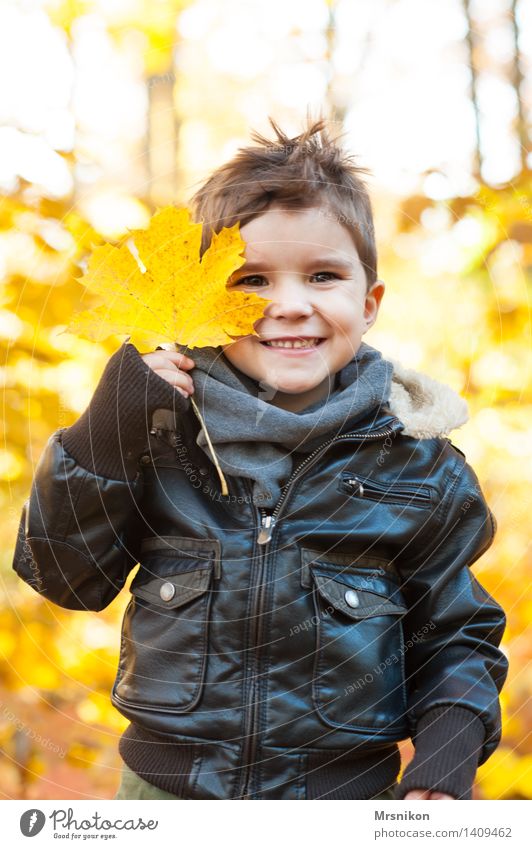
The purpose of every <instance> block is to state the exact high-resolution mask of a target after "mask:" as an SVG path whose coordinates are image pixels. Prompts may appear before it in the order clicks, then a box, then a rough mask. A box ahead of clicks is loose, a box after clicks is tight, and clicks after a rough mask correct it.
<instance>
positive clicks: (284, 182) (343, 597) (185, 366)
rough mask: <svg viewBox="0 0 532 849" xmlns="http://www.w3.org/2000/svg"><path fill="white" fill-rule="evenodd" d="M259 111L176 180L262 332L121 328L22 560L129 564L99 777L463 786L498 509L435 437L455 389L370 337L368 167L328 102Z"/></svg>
mask: <svg viewBox="0 0 532 849" xmlns="http://www.w3.org/2000/svg"><path fill="white" fill-rule="evenodd" d="M270 121H271V124H272V126H273V128H274V130H275V132H276V135H277V142H276V143H272V142H270V141H269V140H268V139H266V138H263V137H262V136H260V135H258V134H256V133H255V134H254V136H253V139H254V141H255V142H256V145H254V146H250V147H246V148H241V149H240V151H239V153H238V154H237V155H236V156H235V158H234V159H233V160H232V161H230V162H229V163H227V164H226V165H224V166H223V167H221V168H219V169H218V170H217V171H216V172H215V173H214V174H213V175H212V176H211V178H210V179H209V180H208V181H207V182H206V184H205V185H204V186H203V187H202V188H201V189H200V191H198V192H197V194H196V195H195V196H194V198H193V199H192V203H193V209H194V212H195V216H196V220H201V221H203V222H204V237H203V244H202V250H205V248H206V247H207V245H208V244H209V241H210V238H211V230H212V231H218V230H219V229H221V227H223V226H231V225H232V224H234V223H235V222H236V221H240V223H241V232H242V235H243V238H244V239H245V241H246V250H245V258H246V265H245V266H243V267H241V268H240V269H238V271H237V272H236V273H235V274H234V275H233V276H232V277H231V278H230V280H229V281H228V285H229V286H233V287H235V288H238V289H240V290H242V291H245V292H251V291H252V292H256V293H258V294H263V296H264V297H266V298H268V299H269V300H268V303H267V304H266V305H265V310H264V315H263V317H262V318H261V319H260V320H259V321H258V322H257V323H256V325H255V330H256V332H257V335H256V336H255V335H250V336H247V337H243V338H239V339H237V340H236V341H235V342H234V344H231V345H227V346H224V347H223V349H222V348H201V349H194V350H193V352H190V351H189V353H193V357H190V356H186V354H185V349H184V348H183V347H181V348H180V349H179V348H177V349H176V348H175V346H174V350H165V349H160V350H156V351H154V352H150V353H146V354H144V355H141V354H139V353H138V351H137V350H136V349H135V348H134V346H133V345H131V344H127V343H125V344H123V345H122V346H121V348H120V349H119V350H118V351H117V352H116V353H115V354H114V356H113V357H111V359H110V361H109V363H108V365H107V367H106V369H105V371H104V374H103V376H102V378H101V380H100V383H99V385H98V387H97V389H96V391H95V394H94V397H93V399H92V401H91V403H90V405H89V407H88V409H87V410H86V411H85V413H84V414H83V415H82V416H81V418H80V419H79V420H78V421H77V422H76V423H75V424H73V425H72V426H71V427H69V428H62V429H60V430H59V431H57V432H56V433H55V434H53V435H52V437H51V438H50V440H49V443H48V445H47V447H46V449H45V451H44V454H43V456H42V458H41V461H40V463H39V466H38V469H37V472H36V475H35V480H34V484H33V487H32V492H31V496H30V498H29V501H28V502H27V503H26V505H25V507H24V511H23V516H22V523H21V530H20V533H19V542H18V545H17V550H16V553H15V560H14V568H15V570H16V571H17V573H18V574H19V575H20V576H21V577H22V578H23V579H24V580H26V581H27V582H28V583H30V584H32V585H34V586H35V588H36V589H37V590H38V591H39V592H41V593H42V594H43V595H44V596H45V597H46V598H48V599H50V600H51V601H53V602H55V603H57V604H59V605H61V606H63V607H67V608H71V609H89V610H102V609H103V608H104V607H106V605H108V604H109V603H110V602H111V601H112V599H113V598H114V597H115V596H116V595H117V593H118V592H119V591H120V589H121V588H122V587H123V586H124V584H125V582H126V579H127V576H128V574H129V572H130V571H131V569H132V568H133V567H134V566H135V565H136V564H137V563H140V567H139V570H138V572H137V574H136V575H135V578H134V580H133V581H132V583H131V600H130V602H129V604H128V606H127V609H126V612H125V615H124V622H123V627H122V639H121V648H120V662H119V669H118V674H117V677H116V681H115V683H114V686H113V689H112V694H111V699H112V702H113V704H114V705H115V707H116V708H117V709H118V710H119V711H120V712H121V713H122V714H123V715H124V716H125V717H127V718H128V719H129V720H130V725H129V727H128V728H127V730H126V731H125V732H124V734H123V736H122V738H121V740H120V744H119V750H120V753H121V755H122V757H123V760H124V761H125V765H124V771H123V781H122V786H121V789H120V791H119V793H118V795H117V797H116V798H139V799H140V798H165V799H173V798H181V799H370V798H378V799H385V798H391V799H394V798H395V799H402V798H406V799H411V798H422V799H468V798H471V793H472V785H473V780H474V776H475V771H476V768H477V766H478V764H479V763H483V762H484V761H486V759H487V758H488V757H489V756H490V755H491V754H492V752H493V751H494V749H495V748H496V747H497V745H498V743H499V740H500V733H501V729H500V710H499V700H498V695H499V692H500V690H501V688H502V686H503V683H504V681H505V677H506V674H507V662H506V659H505V656H504V654H503V653H502V652H501V651H500V650H499V648H498V646H499V643H500V640H501V638H502V635H503V632H504V627H505V618H504V613H503V611H502V609H501V608H500V606H499V605H498V604H497V603H496V602H495V600H494V599H493V598H492V597H491V596H490V595H489V594H488V593H487V592H486V591H485V590H484V589H483V587H482V586H481V585H480V584H479V582H478V581H477V580H476V578H475V577H474V575H473V573H472V571H471V569H470V567H471V565H472V564H473V563H474V562H475V561H476V560H477V559H478V558H479V557H480V556H481V554H482V553H483V552H484V551H485V550H486V549H487V548H488V547H489V546H490V545H491V542H492V540H493V536H494V533H495V521H494V517H493V516H492V514H491V512H490V510H489V508H488V506H487V504H486V502H485V500H484V497H483V494H482V491H481V489H480V486H479V483H478V479H477V477H476V475H475V473H474V472H473V470H472V469H471V468H470V467H469V466H468V464H467V463H466V462H465V458H464V455H463V454H462V452H461V451H459V450H458V449H457V448H455V447H454V446H453V445H452V443H451V442H450V440H449V439H448V438H446V434H447V433H448V432H449V431H450V430H451V429H452V428H454V427H457V426H459V425H460V424H463V422H464V421H465V420H466V417H467V415H466V411H465V404H464V402H463V401H462V399H461V398H459V397H458V396H457V395H456V394H455V393H454V392H453V391H452V390H451V389H450V388H449V387H446V386H444V385H443V384H441V383H438V382H437V381H435V380H432V379H431V378H429V377H427V376H426V375H422V374H419V373H416V372H414V371H412V370H408V369H405V368H403V367H401V366H400V364H399V363H396V362H395V361H390V360H385V359H384V358H383V357H382V355H381V354H380V352H379V351H377V350H376V349H375V348H372V347H371V346H369V345H367V343H365V342H363V341H362V337H363V335H364V334H365V333H366V331H367V330H368V329H369V328H370V327H371V326H372V325H373V324H374V322H375V320H376V318H377V314H378V310H379V306H380V303H381V300H382V296H383V293H384V284H383V283H382V281H380V280H379V279H378V278H377V258H376V249H375V243H374V232H373V222H372V211H371V204H370V200H369V197H368V193H367V190H366V188H365V185H364V183H363V181H362V179H361V177H360V173H361V170H362V169H359V168H357V167H356V166H355V165H354V164H353V162H352V160H351V158H350V157H348V156H346V155H345V154H343V153H342V151H341V150H340V149H339V148H338V146H337V145H336V143H335V142H334V141H332V140H331V139H330V137H329V135H328V132H327V128H326V124H325V122H324V121H323V120H320V121H317V122H315V123H314V124H312V123H309V125H308V126H307V128H306V129H305V131H304V132H302V133H301V134H300V135H299V136H297V137H295V138H289V137H287V136H286V135H285V134H284V133H283V132H282V130H281V129H280V128H279V127H278V125H277V124H276V123H275V122H274V121H273V120H271V119H270ZM170 347H172V346H170ZM193 392H194V397H195V400H196V403H197V404H198V406H199V408H200V409H201V412H202V415H203V417H204V420H205V423H206V428H207V431H208V434H209V436H210V440H211V441H212V448H213V451H214V453H215V455H216V458H217V461H218V464H219V468H217V466H216V465H215V464H214V462H213V455H212V452H211V449H210V448H209V445H208V443H207V440H206V436H205V433H204V431H203V428H202V427H200V424H199V421H198V419H197V418H196V416H195V415H194V412H193V410H192V408H191V402H190V397H189V396H190V394H191V393H193ZM223 478H225V481H226V482H227V486H228V491H229V494H227V495H223V494H222V489H221V484H222V479H223ZM409 737H411V738H412V740H413V742H414V745H415V755H414V758H413V759H412V761H411V763H410V764H409V765H408V767H407V768H406V770H405V772H404V775H403V777H402V780H401V782H400V783H399V784H397V776H398V773H399V770H400V757H399V750H398V746H397V742H398V741H400V740H403V739H406V738H409Z"/></svg>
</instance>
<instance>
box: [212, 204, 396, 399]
mask: <svg viewBox="0 0 532 849" xmlns="http://www.w3.org/2000/svg"><path fill="white" fill-rule="evenodd" d="M241 233H242V238H243V239H245V241H246V249H245V258H246V264H245V265H243V266H242V267H241V268H239V269H238V270H237V271H236V272H235V273H234V274H233V275H232V277H231V278H230V279H229V281H228V286H229V287H235V288H238V289H239V290H242V291H245V292H255V293H256V294H257V295H262V296H263V297H266V298H269V299H271V303H269V304H267V305H266V309H265V311H264V317H263V318H261V319H259V321H258V322H256V323H255V325H254V327H255V330H256V331H257V333H258V336H244V337H242V338H241V339H238V340H237V341H236V342H234V343H232V344H231V345H227V346H224V353H225V356H226V357H227V359H228V360H229V361H230V362H231V363H232V364H233V365H234V366H236V367H237V368H238V369H240V371H242V372H244V374H247V375H249V377H252V378H254V379H255V380H257V381H259V382H260V383H261V384H263V388H264V390H265V392H264V395H261V396H259V397H264V398H265V399H266V400H268V401H270V403H272V404H275V405H276V406H279V407H283V408H284V409H288V410H293V411H297V410H302V409H303V408H304V407H306V406H308V405H309V404H312V403H314V402H315V401H318V400H320V399H322V398H325V397H326V396H327V395H328V394H329V393H330V392H331V391H332V389H333V385H334V375H335V374H336V373H337V372H338V371H340V369H342V368H343V366H345V365H346V364H347V363H348V362H349V361H350V360H351V359H352V358H353V356H354V355H355V353H356V352H357V351H358V349H359V347H360V343H361V341H362V336H363V334H364V333H365V332H366V331H367V330H368V329H369V328H370V327H371V325H372V324H374V322H375V320H376V318H377V313H378V310H379V305H380V301H381V298H382V295H383V294H384V284H383V283H382V282H381V281H377V282H376V283H374V284H373V286H372V288H371V289H370V291H369V292H368V293H366V276H365V273H364V268H363V266H362V264H361V262H360V259H359V256H358V252H357V249H356V247H355V244H354V242H353V239H352V237H351V235H350V234H349V232H348V230H347V229H346V228H345V227H344V226H343V225H342V224H340V223H339V222H338V221H337V220H336V219H335V218H334V217H333V214H332V213H326V210H324V209H323V208H312V209H305V210H297V211H286V210H282V209H280V208H279V207H270V208H269V209H268V210H267V211H266V212H265V213H263V214H262V215H260V216H258V217H257V218H254V219H253V220H252V221H250V222H249V223H247V224H245V225H244V226H243V227H241ZM301 337H304V339H303V341H304V347H280V346H275V345H268V344H267V342H268V341H271V340H281V339H285V340H286V339H292V341H295V340H298V339H300V338H301ZM269 390H270V391H269ZM271 390H275V392H272V391H271Z"/></svg>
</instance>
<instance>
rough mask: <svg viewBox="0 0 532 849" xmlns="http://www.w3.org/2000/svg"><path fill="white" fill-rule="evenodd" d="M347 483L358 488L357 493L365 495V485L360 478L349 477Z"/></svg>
mask: <svg viewBox="0 0 532 849" xmlns="http://www.w3.org/2000/svg"><path fill="white" fill-rule="evenodd" d="M346 484H347V486H351V487H353V489H355V490H357V495H359V496H362V495H364V487H363V486H362V484H361V483H360V481H359V480H358V478H347V480H346Z"/></svg>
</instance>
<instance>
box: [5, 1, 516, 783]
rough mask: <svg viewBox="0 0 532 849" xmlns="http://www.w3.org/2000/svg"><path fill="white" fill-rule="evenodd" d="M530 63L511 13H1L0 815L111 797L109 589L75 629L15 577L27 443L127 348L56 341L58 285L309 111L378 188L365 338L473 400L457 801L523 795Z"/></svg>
mask: <svg viewBox="0 0 532 849" xmlns="http://www.w3.org/2000/svg"><path fill="white" fill-rule="evenodd" d="M531 64H532V4H530V3H528V2H525V0H521V2H518V0H513V2H511V0H446V2H445V3H427V2H425V0H337V2H334V0H331V2H326V0H269V1H268V2H267V3H264V2H263V0H248V2H246V0H223V2H222V0H190V2H186V0H183V2H179V0H178V2H173V0H165V2H161V0H50V1H49V2H47V1H46V0H16V2H9V0H0V79H1V80H2V89H1V94H0V298H1V300H0V355H1V357H0V368H1V370H2V377H3V384H4V393H3V412H4V424H5V431H4V436H3V439H2V442H1V444H0V475H1V484H2V485H1V491H0V499H1V501H0V532H1V538H2V545H1V548H0V552H1V565H0V798H4V799H9V798H18V799H22V798H27V799H77V798H111V797H112V796H113V795H114V793H115V791H116V788H117V786H118V783H119V773H118V770H119V766H120V759H119V756H118V753H117V744H118V737H119V735H120V733H121V732H122V730H123V729H124V728H125V727H126V725H127V722H126V721H125V720H124V719H123V718H122V717H121V715H120V714H119V713H118V712H117V711H116V710H115V709H114V708H113V707H112V705H111V703H110V701H109V691H110V688H111V685H112V682H113V680H114V675H115V671H116V664H117V658H118V646H119V629H120V621H121V617H122V612H123V610H124V607H125V604H126V602H127V596H128V592H127V588H126V590H124V591H123V592H122V593H121V594H120V595H119V597H118V598H117V599H116V600H115V601H114V602H113V603H112V604H111V605H110V606H109V607H108V608H107V609H106V610H105V611H103V612H101V613H91V612H79V613H78V612H70V611H67V610H63V609H61V608H59V607H57V606H55V605H53V604H50V603H48V602H47V601H46V600H43V599H42V598H41V597H39V595H38V594H37V593H35V592H34V591H33V590H32V589H31V588H29V587H28V586H26V585H25V584H24V583H23V582H22V581H21V580H20V579H19V578H17V576H16V575H15V573H14V572H13V571H12V569H11V561H12V551H13V546H14V541H15V537H16V532H17V526H18V519H19V515H20V510H21V506H22V503H23V501H24V499H25V498H26V497H27V495H28V492H29V488H30V483H31V478H32V474H33V469H34V467H35V464H36V462H37V460H38V458H39V456H40V453H41V451H42V448H43V446H44V443H45V441H46V440H47V438H48V436H49V435H50V434H51V433H52V432H53V431H54V430H56V429H57V428H58V427H62V426H66V425H68V424H70V423H71V422H72V421H74V420H75V418H76V417H77V416H78V415H79V413H80V412H81V411H82V410H83V409H84V407H85V405H86V404H87V402H88V400H89V398H90V395H91V393H92V390H93V389H94V386H95V384H96V382H97V379H98V377H99V375H100V373H101V371H102V370H103V368H104V365H105V363H106V361H107V359H108V357H109V356H110V354H111V353H112V352H113V351H114V350H116V348H117V347H118V345H119V344H120V341H121V340H119V339H117V340H110V341H109V342H108V343H106V344H101V345H99V344H92V343H89V342H85V341H83V340H80V339H77V338H75V337H73V336H71V335H67V334H64V333H63V332H62V331H63V330H64V328H65V325H66V324H67V322H68V320H69V318H70V316H71V315H72V313H73V312H74V311H75V310H77V309H80V308H86V307H87V306H90V305H91V302H90V299H89V298H88V296H87V295H85V294H84V289H83V287H82V286H81V285H80V284H79V283H78V282H77V280H76V278H78V277H79V276H80V275H81V272H82V270H83V268H84V267H85V263H86V258H87V255H88V253H89V252H90V249H91V245H95V244H100V243H102V241H104V240H115V239H116V240H117V239H119V238H120V237H121V236H123V235H124V234H125V233H126V232H127V228H133V227H139V226H144V225H145V224H146V223H147V222H148V220H149V217H150V215H151V214H152V213H153V212H154V211H155V209H156V208H157V207H158V206H163V205H165V204H168V203H177V204H186V203H187V201H188V199H189V197H190V196H191V194H192V193H193V191H194V190H195V188H197V186H198V185H200V183H201V181H202V180H203V179H205V178H206V177H207V175H208V174H209V172H210V171H211V169H212V168H214V167H216V166H218V165H220V164H221V163H222V162H223V161H225V160H226V159H227V158H229V157H230V156H231V155H233V154H234V153H235V152H236V150H237V148H238V147H239V146H240V145H244V144H246V143H248V142H249V131H250V129H251V128H254V129H258V130H259V131H261V132H266V133H268V132H269V131H270V128H269V125H268V121H267V116H268V115H272V116H273V117H274V118H275V119H276V120H277V121H278V122H279V123H280V124H281V126H282V127H283V128H284V129H285V130H286V131H287V132H289V133H291V134H294V135H295V134H296V133H298V132H300V131H301V129H302V126H303V121H304V118H305V115H306V112H307V110H308V109H310V110H311V111H312V113H313V115H317V113H318V112H319V113H322V114H325V115H326V116H328V117H329V118H330V120H331V122H332V123H333V125H334V128H335V129H337V130H338V132H339V133H340V132H345V134H346V135H345V136H344V137H343V143H344V145H345V147H346V148H347V149H348V150H349V152H351V153H355V154H356V155H357V157H358V159H357V163H358V164H360V165H364V166H366V167H367V168H369V169H371V172H372V173H371V176H370V177H368V184H369V186H370V189H371V192H372V194H373V198H374V205H375V215H376V226H377V234H378V245H379V256H380V268H379V271H380V275H381V277H382V278H383V279H384V280H385V282H386V284H387V291H386V296H385V299H384V301H383V305H382V308H381V312H380V318H379V322H378V324H377V326H376V327H375V328H373V329H372V330H371V331H370V333H369V334H368V336H367V337H366V339H367V341H368V342H369V343H370V344H373V345H375V346H376V347H379V348H381V349H382V351H383V352H384V354H385V355H386V354H389V355H390V356H394V357H398V358H400V359H402V360H403V362H404V363H405V364H406V365H408V366H410V367H413V368H417V369H421V370H424V371H426V372H428V373H429V374H431V375H432V376H433V377H435V378H437V379H439V380H443V381H444V382H446V383H448V384H450V385H451V386H453V388H455V389H456V390H458V391H459V392H461V393H462V394H463V395H464V396H465V397H466V398H467V400H468V402H469V407H470V412H471V418H470V421H469V422H468V423H467V424H466V425H465V426H464V427H462V428H461V429H459V430H458V431H455V432H454V433H453V434H452V437H453V441H454V443H455V444H456V445H457V446H459V447H460V448H461V449H462V450H463V451H465V452H466V454H467V457H468V460H469V461H470V463H471V464H472V465H473V466H474V468H475V469H476V471H477V473H478V475H479V477H480V480H481V484H482V487H483V489H484V492H485V494H486V497H487V499H488V502H489V503H490V506H491V508H492V510H493V512H494V513H495V516H496V518H497V521H498V525H499V530H498V534H497V536H496V540H495V543H494V544H493V546H492V547H491V548H490V550H489V551H488V552H487V553H486V554H485V555H484V556H483V557H482V558H481V560H480V561H479V562H478V563H477V564H476V565H475V567H474V571H475V574H476V575H477V576H478V577H479V579H480V580H481V582H482V583H483V584H484V585H485V586H486V588H487V589H488V590H489V591H490V592H491V593H493V594H494V595H495V597H496V598H497V600H498V601H499V602H500V603H501V604H502V605H503V607H504V608H505V610H506V611H507V614H508V627H507V631H506V634H505V638H504V643H503V649H504V651H505V652H506V653H507V654H508V656H509V658H510V664H511V666H510V674H509V679H508V683H507V685H506V687H505V689H504V692H503V696H502V706H503V722H504V736H503V742H502V744H501V746H500V747H499V749H498V750H497V752H496V753H495V754H494V755H493V757H492V758H491V759H490V760H489V761H488V762H487V764H485V765H484V766H483V767H481V768H480V769H479V771H478V776H477V785H476V788H475V796H476V798H488V799H503V798H508V799H530V798H532V739H531V736H530V732H531V728H532V721H531V720H532V703H531V699H530V696H531V693H532V666H531V663H530V660H531V654H532V640H531V638H530V637H531V635H530V623H531V622H532V594H531V593H530V589H531V586H530V585H531V580H530V575H531V563H532V554H531V551H530V526H531V523H530V516H531V514H532V486H531V478H532V439H531V438H530V437H531V434H530V424H529V423H530V421H531V420H532V387H531V382H530V373H531V369H530V365H531V318H530V284H531V274H532V192H531V180H530V177H531V169H532V155H531V154H530V152H529V151H530V127H531V112H532V77H531V73H530V72H531ZM411 754H412V749H411V744H410V743H409V742H405V743H403V744H402V755H403V757H404V759H405V761H406V760H408V759H409V758H410V756H411Z"/></svg>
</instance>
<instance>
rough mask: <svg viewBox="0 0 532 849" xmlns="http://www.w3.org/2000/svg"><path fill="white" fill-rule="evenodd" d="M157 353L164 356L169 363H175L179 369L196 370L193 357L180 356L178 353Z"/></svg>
mask: <svg viewBox="0 0 532 849" xmlns="http://www.w3.org/2000/svg"><path fill="white" fill-rule="evenodd" d="M156 353H157V354H162V355H163V358H164V359H165V360H166V361H167V362H168V361H169V362H171V363H174V364H175V365H176V366H177V367H178V368H194V366H195V362H194V360H193V359H192V358H191V357H187V356H186V355H185V354H180V353H178V351H157V352H156Z"/></svg>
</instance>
